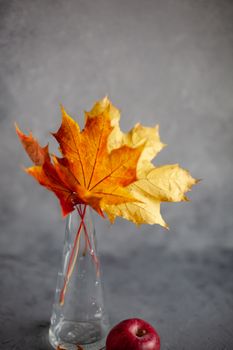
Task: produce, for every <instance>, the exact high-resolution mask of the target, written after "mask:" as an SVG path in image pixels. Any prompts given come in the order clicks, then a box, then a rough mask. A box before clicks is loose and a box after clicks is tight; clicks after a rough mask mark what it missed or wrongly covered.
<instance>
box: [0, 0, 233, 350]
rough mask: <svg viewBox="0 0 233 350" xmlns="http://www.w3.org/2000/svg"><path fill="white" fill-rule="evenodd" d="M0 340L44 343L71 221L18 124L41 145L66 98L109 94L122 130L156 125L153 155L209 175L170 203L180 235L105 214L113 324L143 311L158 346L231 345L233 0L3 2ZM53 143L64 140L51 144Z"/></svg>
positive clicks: (102, 239)
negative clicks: (183, 198)
mask: <svg viewBox="0 0 233 350" xmlns="http://www.w3.org/2000/svg"><path fill="white" fill-rule="evenodd" d="M0 10H1V21H0V28H1V32H0V48H1V55H0V78H1V84H0V169H1V176H0V186H1V201H0V209H1V214H0V222H1V236H0V275H1V280H0V281H1V282H0V300H1V303H0V344H1V345H0V348H1V349H3V350H5V349H16V350H19V349H24V350H31V349H38V350H46V349H47V348H48V347H47V345H46V339H45V337H44V335H45V334H46V332H47V325H48V321H49V317H50V313H51V305H52V301H53V292H54V288H55V283H56V274H57V269H58V266H59V262H60V255H61V250H62V244H63V243H62V242H63V236H64V222H63V221H62V219H61V217H60V211H59V207H58V203H57V201H56V199H55V197H53V195H52V194H50V193H48V192H47V191H46V190H44V189H42V188H40V187H39V186H38V185H36V184H35V183H34V181H33V179H31V178H30V177H27V176H26V175H25V174H24V173H23V172H22V171H21V169H20V166H21V165H29V164H30V162H29V161H28V159H27V157H26V155H25V154H24V151H23V150H22V148H21V146H20V145H19V142H18V140H17V139H16V136H15V133H14V129H13V122H14V121H16V120H17V122H18V123H19V125H20V127H21V128H22V129H23V130H28V129H31V130H33V132H34V133H35V135H36V136H37V137H38V138H39V140H40V141H41V142H42V143H44V144H45V143H46V141H47V139H48V136H49V131H54V130H56V129H57V128H58V126H59V123H60V112H59V103H60V102H62V103H63V104H64V105H65V107H66V108H67V109H68V111H69V112H70V113H71V114H72V115H73V116H76V117H79V118H80V119H79V120H82V111H83V110H84V109H89V108H90V107H91V105H92V103H93V102H94V101H95V100H96V99H98V98H101V97H103V96H104V95H105V94H108V95H109V96H110V98H111V99H112V101H113V102H114V103H115V104H116V105H117V106H118V107H119V108H120V109H121V111H122V122H121V125H122V127H123V129H124V130H127V129H129V128H130V127H132V125H133V124H135V122H137V121H141V122H142V123H144V124H145V125H152V124H155V123H159V124H160V132H161V138H162V140H163V141H164V142H165V143H167V144H168V147H167V148H166V149H165V150H163V151H162V152H161V153H160V155H159V156H158V158H157V163H156V164H164V163H174V162H179V163H180V164H181V165H182V166H183V167H186V168H188V169H190V170H191V172H192V174H193V175H194V176H195V177H198V178H203V179H204V181H203V182H202V183H201V184H200V185H199V186H197V187H196V188H194V191H193V193H192V194H191V199H192V201H191V202H190V203H184V204H168V205H163V207H162V212H163V214H164V217H165V219H166V221H167V222H168V223H169V225H170V231H165V230H163V229H161V228H160V227H158V226H142V227H141V228H140V229H138V228H135V226H134V225H133V224H131V223H128V222H125V221H123V220H119V221H118V222H117V224H116V225H114V226H112V227H111V226H110V225H109V224H108V223H107V222H105V221H103V220H102V219H99V218H97V219H96V227H97V233H98V236H99V248H100V252H101V254H102V262H103V270H104V279H105V286H106V302H107V306H108V310H109V313H110V318H111V321H112V324H115V323H116V322H117V321H120V320H121V319H124V318H128V317H132V316H138V317H141V318H145V319H147V320H148V321H150V322H152V323H153V324H154V326H155V327H156V328H157V329H158V331H159V333H160V335H161V340H162V350H168V349H170V350H194V349H195V350H196V349H199V350H202V349H203V350H207V349H209V350H232V349H233V331H232V329H233V327H232V325H233V297H232V296H233V277H232V265H233V237H232V228H233V215H232V206H233V197H232V194H233V186H232V185H233V183H232V174H233V164H232V158H233V156H232V146H233V116H232V112H233V96H232V93H233V2H232V1H230V0H229V1H226V0H221V1H217V0H213V1H210V0H208V1H207V0H206V1H205V0H203V1H200V0H186V1H185V0H183V1H182V0H176V1H175V0H174V1H171V0H163V1H162V0H160V1H159V0H155V1H149V0H143V1H138V0H135V1H133V0H130V1H129V0H126V1H121V0H119V1H116V0H96V1H87V0H76V1H70V0H67V1H51V0H48V1H39V0H36V1H35V0H34V1H30V0H21V1H13V0H12V1H7V0H5V1H0ZM51 147H52V149H55V143H54V142H53V141H52V142H51Z"/></svg>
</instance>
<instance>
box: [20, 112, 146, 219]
mask: <svg viewBox="0 0 233 350" xmlns="http://www.w3.org/2000/svg"><path fill="white" fill-rule="evenodd" d="M61 110H62V124H61V127H60V128H59V130H58V131H57V133H53V134H52V135H53V136H54V137H55V138H56V140H57V141H58V143H59V145H60V151H61V153H62V156H63V157H62V158H58V157H56V156H55V155H50V154H49V152H48V146H46V147H44V148H42V147H41V146H40V145H39V144H38V142H37V140H36V139H35V138H33V136H32V135H31V134H30V135H29V136H26V135H25V134H23V133H22V132H21V131H20V130H19V128H18V127H17V126H16V132H17V134H18V136H19V138H20V140H21V142H22V144H23V146H24V148H25V150H26V152H27V153H28V155H29V157H30V158H31V160H32V161H33V162H34V163H35V166H33V167H30V168H28V169H26V172H27V173H28V174H30V175H32V176H33V177H34V178H35V179H36V180H37V181H38V182H39V183H40V184H41V185H43V186H45V187H46V188H47V189H49V190H51V191H53V192H54V193H55V195H56V196H57V197H58V199H59V200H60V204H61V207H62V213H63V215H67V214H68V213H70V212H71V211H73V210H74V208H75V206H76V205H77V204H80V203H83V204H87V205H90V206H92V207H93V208H94V209H95V210H96V211H97V212H98V213H99V214H100V215H103V212H102V209H101V207H103V206H104V205H115V204H122V203H126V202H132V201H134V202H135V201H137V200H136V199H135V198H134V197H133V196H132V195H131V194H130V193H129V191H128V190H126V186H128V185H129V184H131V183H132V182H134V181H135V180H136V179H137V177H136V168H137V162H138V159H139V157H140V154H141V153H142V150H143V145H140V146H138V147H131V146H127V145H122V146H120V147H119V148H117V149H113V150H111V152H109V151H108V138H109V135H110V134H111V132H112V130H113V126H112V125H111V118H110V114H109V110H108V111H104V112H103V113H101V114H99V115H96V116H95V117H93V116H92V114H91V112H92V111H91V112H90V116H89V115H88V113H87V115H86V124H85V127H84V129H83V130H82V131H81V130H80V128H79V125H78V123H77V122H75V121H74V120H73V119H72V118H71V117H70V116H69V115H68V114H67V113H66V111H65V110H64V108H63V107H62V108H61Z"/></svg>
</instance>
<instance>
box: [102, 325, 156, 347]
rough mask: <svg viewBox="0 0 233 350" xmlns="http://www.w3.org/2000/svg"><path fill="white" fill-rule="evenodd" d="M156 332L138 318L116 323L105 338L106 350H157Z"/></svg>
mask: <svg viewBox="0 0 233 350" xmlns="http://www.w3.org/2000/svg"><path fill="white" fill-rule="evenodd" d="M159 349H160V338H159V335H158V333H157V332H156V330H155V329H154V328H153V327H152V326H151V325H150V324H149V323H148V322H146V321H143V320H141V319H140V318H132V319H129V320H124V321H122V322H120V323H118V324H117V325H116V326H115V327H113V329H112V330H111V331H110V333H109V334H108V336H107V340H106V350H159Z"/></svg>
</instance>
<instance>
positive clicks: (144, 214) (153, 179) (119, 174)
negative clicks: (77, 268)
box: [16, 97, 197, 273]
mask: <svg viewBox="0 0 233 350" xmlns="http://www.w3.org/2000/svg"><path fill="white" fill-rule="evenodd" d="M61 111H62V124H61V127H60V128H59V130H58V131H57V132H56V133H53V134H52V135H53V136H54V137H55V139H56V140H57V142H58V143H59V151H60V152H61V157H57V156H56V155H54V154H51V153H49V147H48V145H47V146H45V147H41V146H40V145H39V143H38V142H37V140H36V139H35V138H34V137H33V135H32V134H31V133H30V134H29V135H28V136H27V135H25V134H23V133H22V132H21V131H20V129H19V128H18V127H17V126H16V132H17V134H18V136H19V139H20V140H21V142H22V144H23V147H24V148H25V150H26V152H27V154H28V155H29V157H30V158H31V160H32V162H33V163H34V166H32V167H30V168H27V169H25V171H26V172H27V173H28V174H30V175H31V176H33V177H34V178H35V179H36V180H37V181H38V182H39V183H40V184H41V185H42V186H44V187H46V188H47V189H48V190H50V191H52V192H53V193H54V194H55V195H56V196H57V198H58V199H59V202H60V205H61V209H62V214H63V216H66V215H67V214H69V213H71V212H72V211H73V210H78V212H79V215H81V217H84V215H85V207H86V206H87V205H89V206H91V207H92V208H93V209H94V210H95V211H96V212H97V213H98V214H99V215H101V216H103V217H104V216H105V215H107V217H108V218H109V220H110V221H111V222H114V220H115V218H116V217H117V216H121V217H123V218H125V219H127V220H130V221H132V222H134V223H135V224H137V225H140V224H144V223H147V224H159V225H161V226H163V227H168V226H167V224H166V223H165V221H164V219H163V218H162V216H161V213H160V205H161V202H179V201H185V200H187V197H186V196H185V193H186V192H187V191H189V190H190V189H191V187H192V185H194V184H195V183H197V180H195V179H194V178H193V177H192V176H191V175H190V173H189V172H188V171H187V170H184V169H182V168H180V167H179V165H178V164H172V165H164V166H158V167H157V166H154V165H153V164H152V162H151V161H152V159H153V158H154V157H155V156H156V155H157V154H158V152H160V151H161V150H162V148H163V147H164V146H165V145H164V144H163V143H162V142H161V141H160V137H159V130H158V126H155V127H144V126H142V125H141V124H136V125H135V126H134V127H133V128H132V129H131V130H130V131H129V132H128V133H123V132H122V131H121V130H120V127H119V120H120V112H119V110H118V109H117V108H116V107H115V106H113V105H112V103H111V102H110V101H109V99H108V98H107V97H105V98H104V99H102V100H100V101H98V102H97V103H96V104H95V105H94V106H93V108H92V109H91V111H90V112H85V127H84V129H83V130H80V127H79V125H78V123H77V122H76V121H75V120H73V119H72V118H71V117H70V116H69V115H68V113H67V112H66V111H65V109H64V108H63V107H61ZM81 205H84V206H82V207H84V209H83V210H82V211H81V212H80V210H81V209H80V208H81ZM70 273H71V271H70Z"/></svg>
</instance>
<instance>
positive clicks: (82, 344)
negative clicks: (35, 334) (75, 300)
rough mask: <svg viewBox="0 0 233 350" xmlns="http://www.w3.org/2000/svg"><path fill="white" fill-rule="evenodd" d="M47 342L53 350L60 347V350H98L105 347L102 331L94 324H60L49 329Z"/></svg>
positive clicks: (64, 322)
mask: <svg viewBox="0 0 233 350" xmlns="http://www.w3.org/2000/svg"><path fill="white" fill-rule="evenodd" d="M49 341H50V344H51V345H52V347H53V348H54V349H57V347H58V346H60V348H61V350H62V349H65V350H100V349H102V348H103V347H104V345H105V337H104V335H103V329H102V327H100V325H99V324H98V323H96V322H93V323H90V322H88V323H87V322H71V321H63V322H60V323H59V324H58V325H57V326H56V327H55V328H54V329H52V328H50V330H49ZM78 346H79V347H78Z"/></svg>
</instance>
